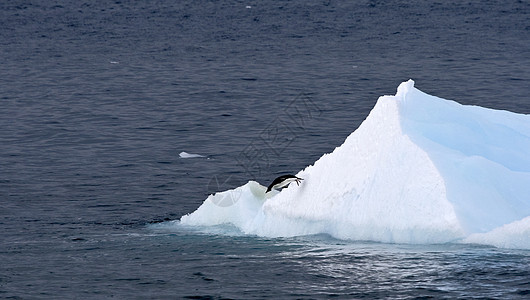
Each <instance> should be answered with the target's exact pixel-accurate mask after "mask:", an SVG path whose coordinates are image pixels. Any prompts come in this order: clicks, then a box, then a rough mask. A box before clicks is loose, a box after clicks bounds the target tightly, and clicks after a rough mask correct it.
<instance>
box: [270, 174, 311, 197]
mask: <svg viewBox="0 0 530 300" xmlns="http://www.w3.org/2000/svg"><path fill="white" fill-rule="evenodd" d="M302 180H303V179H302V178H298V177H296V176H294V175H282V176H280V177H278V178H276V179H274V180H273V181H272V183H271V184H270V185H269V187H268V188H267V191H266V192H265V193H268V192H270V191H271V190H272V189H275V190H277V191H281V190H282V189H283V188H286V187H288V186H289V184H291V182H296V185H299V184H300V181H302Z"/></svg>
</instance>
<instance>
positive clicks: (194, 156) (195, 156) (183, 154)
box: [179, 151, 205, 158]
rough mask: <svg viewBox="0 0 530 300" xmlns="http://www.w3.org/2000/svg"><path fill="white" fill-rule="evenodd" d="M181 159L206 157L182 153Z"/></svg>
mask: <svg viewBox="0 0 530 300" xmlns="http://www.w3.org/2000/svg"><path fill="white" fill-rule="evenodd" d="M179 156H180V158H197V157H205V156H203V155H200V154H193V153H188V152H184V151H182V152H180V154H179Z"/></svg>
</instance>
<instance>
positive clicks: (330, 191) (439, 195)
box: [180, 80, 530, 249]
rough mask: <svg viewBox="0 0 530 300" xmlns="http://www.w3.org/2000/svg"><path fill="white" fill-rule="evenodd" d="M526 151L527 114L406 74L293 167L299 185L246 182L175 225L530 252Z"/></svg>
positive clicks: (529, 138)
mask: <svg viewBox="0 0 530 300" xmlns="http://www.w3.org/2000/svg"><path fill="white" fill-rule="evenodd" d="M529 153H530V115H521V114H515V113H511V112H507V111H498V110H492V109H486V108H482V107H477V106H464V105H461V104H458V103H456V102H454V101H449V100H445V99H441V98H438V97H434V96H431V95H428V94H425V93H423V92H421V91H420V90H418V89H416V88H415V87H414V82H413V81H412V80H409V81H408V82H404V83H402V84H401V85H400V86H399V87H398V90H397V93H396V95H395V96H383V97H380V98H379V100H378V101H377V104H376V105H375V107H374V108H373V109H372V111H371V112H370V114H369V116H368V117H367V118H366V120H365V121H364V122H363V123H362V124H361V126H360V127H359V128H358V129H357V130H356V131H354V132H353V133H352V134H350V136H349V137H348V138H347V139H346V140H345V142H344V143H343V144H342V145H341V146H340V147H337V148H335V150H334V151H333V152H332V153H330V154H325V155H323V156H322V157H321V158H320V159H319V160H317V161H316V162H315V163H314V165H312V166H309V167H307V168H306V169H304V170H302V171H300V172H299V173H298V174H297V175H296V176H298V177H302V178H304V181H303V183H302V184H301V185H300V186H296V185H291V186H290V187H289V188H287V189H284V190H283V191H282V192H280V193H276V192H273V193H267V194H265V187H264V186H262V185H260V184H259V183H257V182H254V181H250V182H248V183H247V184H245V185H243V186H241V187H238V188H236V189H234V190H229V191H225V192H220V193H217V194H215V195H210V196H209V197H208V199H206V201H204V203H203V204H202V205H201V206H200V207H199V208H198V209H197V210H196V211H195V212H193V213H191V214H189V215H185V216H183V217H182V218H181V220H180V223H181V224H184V225H191V226H211V225H220V224H233V225H235V226H236V227H238V228H239V229H240V230H241V231H242V232H244V233H247V234H255V235H260V236H269V237H289V236H297V235H308V234H319V233H326V234H330V235H332V236H333V237H336V238H340V239H351V240H371V241H379V242H397V243H444V242H452V241H464V242H472V243H483V244H490V245H495V246H509V245H512V246H513V245H515V246H517V247H520V248H528V249H530V222H529V218H528V217H529V216H530V155H529ZM503 232H506V233H507V235H503ZM508 233H509V234H508ZM501 236H502V237H503V239H506V238H508V239H512V240H517V241H519V242H514V243H510V241H506V240H502V241H500V240H499V239H500V237H501ZM495 241H498V242H495ZM520 241H525V242H520ZM526 241H528V242H526Z"/></svg>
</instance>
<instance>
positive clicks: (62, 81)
mask: <svg viewBox="0 0 530 300" xmlns="http://www.w3.org/2000/svg"><path fill="white" fill-rule="evenodd" d="M529 45H530V3H529V2H528V1H419V0H412V1H341V2H339V1H333V0H327V1H169V0H168V1H161V0H154V1H87V2H84V1H72V0H70V1H47V0H40V1H38V0H27V1H17V0H5V1H2V2H0V298H12V299H107V298H114V299H178V298H190V299H226V298H232V299H252V298H259V299H290V298H293V299H315V298H316V299H318V298H337V299H356V298H390V299H403V298H428V297H432V298H448V299H455V298H466V299H469V298H497V299H528V297H530V252H529V251H528V250H518V249H498V248H494V247H485V246H477V245H464V244H442V245H402V244H381V243H371V242H366V241H343V240H336V239H333V238H331V237H329V236H324V235H318V236H303V237H296V238H282V239H267V238H260V237H255V236H248V235H243V234H241V233H240V232H238V231H237V230H236V229H234V228H231V227H229V226H227V227H226V228H225V227H218V228H189V227H184V226H180V227H178V228H177V229H175V226H169V225H168V224H171V221H172V220H178V219H179V218H180V217H181V216H182V215H185V214H188V213H191V212H193V211H194V210H195V209H196V208H197V207H199V206H200V204H201V203H202V202H203V201H204V199H206V197H207V196H208V195H209V194H211V193H214V192H217V191H223V190H227V189H230V188H235V187H237V186H240V185H242V184H244V183H246V182H247V181H248V180H251V179H252V180H257V181H258V182H260V183H262V184H264V185H268V183H269V182H270V181H271V180H272V179H273V178H275V177H276V176H277V175H279V174H283V173H296V172H298V171H299V170H301V169H303V168H304V167H306V166H308V165H310V164H312V163H313V162H314V161H315V160H317V159H318V158H319V157H320V156H322V155H323V154H324V153H328V152H331V151H332V150H333V149H334V148H335V147H337V146H340V145H341V144H342V143H343V141H344V139H345V138H346V137H347V136H348V135H349V134H350V133H351V132H352V131H354V130H355V129H356V128H357V127H358V126H359V124H360V123H361V122H362V121H363V120H364V119H365V118H366V116H367V115H368V113H369V112H370V110H371V108H372V107H373V106H374V104H375V102H376V101H377V98H378V97H379V96H381V95H390V94H394V93H395V92H396V88H397V86H398V85H399V83H401V82H403V81H406V80H407V79H409V78H412V79H414V80H415V82H416V86H417V87H418V88H419V89H421V90H422V91H424V92H427V93H429V94H431V95H436V96H439V97H442V98H445V99H453V100H457V101H458V102H460V103H462V104H471V105H480V106H484V107H488V108H494V109H503V110H510V111H513V112H517V113H524V114H530V99H529V98H528V94H529V92H530V89H529V83H530V47H529ZM293 116H294V117H293ZM286 128H287V129H286ZM182 152H187V153H191V154H199V155H202V156H204V157H197V158H181V155H180V154H181V153H182Z"/></svg>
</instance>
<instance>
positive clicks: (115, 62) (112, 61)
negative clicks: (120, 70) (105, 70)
mask: <svg viewBox="0 0 530 300" xmlns="http://www.w3.org/2000/svg"><path fill="white" fill-rule="evenodd" d="M109 62H110V63H111V64H113V65H117V64H119V62H117V61H114V60H111V61H109Z"/></svg>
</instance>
